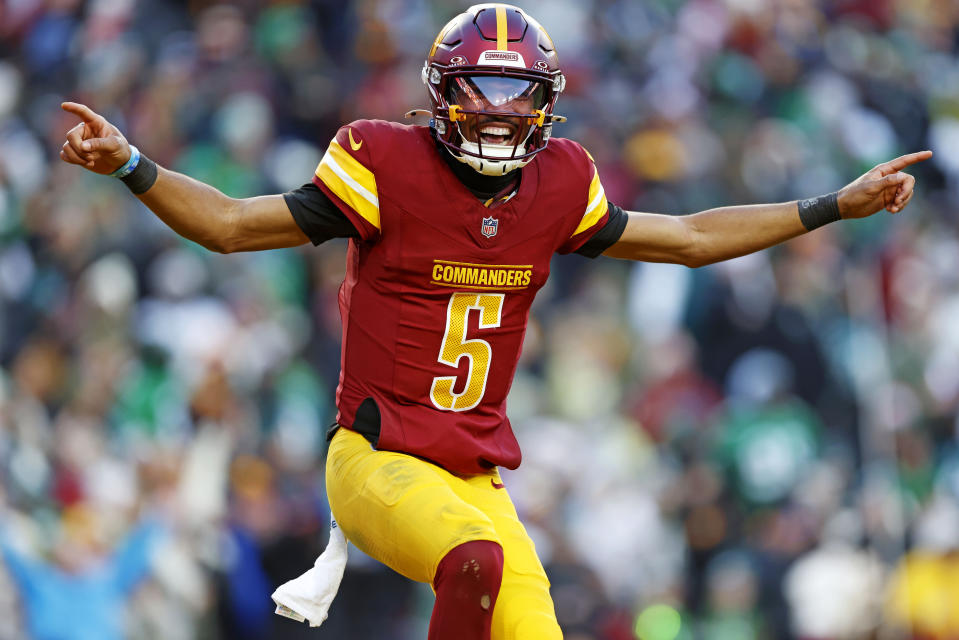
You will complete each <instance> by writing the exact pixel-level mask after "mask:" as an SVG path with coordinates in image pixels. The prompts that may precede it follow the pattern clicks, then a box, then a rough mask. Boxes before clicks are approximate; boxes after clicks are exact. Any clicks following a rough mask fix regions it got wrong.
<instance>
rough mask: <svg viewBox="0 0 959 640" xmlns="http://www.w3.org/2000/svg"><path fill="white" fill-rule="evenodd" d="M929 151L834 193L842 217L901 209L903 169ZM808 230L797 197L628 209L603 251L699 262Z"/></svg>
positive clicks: (908, 187)
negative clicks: (682, 212)
mask: <svg viewBox="0 0 959 640" xmlns="http://www.w3.org/2000/svg"><path fill="white" fill-rule="evenodd" d="M930 157H932V152H931V151H920V152H918V153H911V154H909V155H905V156H902V157H899V158H896V159H895V160H891V161H890V162H886V163H884V164H881V165H879V166H877V167H875V168H873V169H872V170H871V171H869V172H867V173H866V174H864V175H863V176H861V177H860V178H859V179H857V180H855V181H854V182H851V183H850V184H848V185H846V186H845V187H843V188H842V189H841V190H840V191H839V193H838V206H839V215H840V216H841V217H842V218H865V217H867V216H871V215H872V214H874V213H876V212H878V211H880V210H882V209H886V210H887V211H889V212H890V213H898V212H899V211H902V210H903V209H904V208H905V207H906V205H908V204H909V201H910V200H912V195H913V189H914V187H915V184H916V179H915V178H914V177H912V176H911V175H909V174H906V173H902V170H903V169H905V168H906V167H908V166H909V165H912V164H915V163H917V162H921V161H923V160H927V159H928V158H930ZM806 231H807V228H806V226H805V225H804V224H803V221H802V219H801V218H800V215H799V203H797V202H785V203H780V204H759V205H748V206H740V207H722V208H719V209H709V210H708V211H702V212H700V213H695V214H692V215H688V216H667V215H661V214H655V213H638V212H630V213H629V221H628V222H627V224H626V229H625V230H624V231H623V235H622V236H621V237H620V239H619V241H618V242H616V244H614V245H612V246H611V247H610V248H609V249H607V250H606V251H605V252H603V255H607V256H611V257H613V258H625V259H629V260H644V261H647V262H673V263H677V264H684V265H686V266H689V267H700V266H703V265H707V264H712V263H714V262H720V261H722V260H729V259H730V258H737V257H739V256H743V255H746V254H747V253H753V252H754V251H759V250H760V249H766V248H768V247H771V246H773V245H776V244H779V243H780V242H783V241H785V240H789V239H790V238H794V237H796V236H798V235H800V234H802V233H805V232H806Z"/></svg>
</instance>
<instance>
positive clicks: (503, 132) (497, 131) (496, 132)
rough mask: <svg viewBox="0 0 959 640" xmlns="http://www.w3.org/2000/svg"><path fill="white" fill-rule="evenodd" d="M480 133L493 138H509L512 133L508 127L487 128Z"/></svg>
mask: <svg viewBox="0 0 959 640" xmlns="http://www.w3.org/2000/svg"><path fill="white" fill-rule="evenodd" d="M480 133H486V134H489V135H491V136H508V135H510V134H511V133H512V132H511V131H510V130H509V129H507V128H506V127H495V126H492V125H490V126H486V127H483V128H482V129H480Z"/></svg>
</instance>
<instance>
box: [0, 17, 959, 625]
mask: <svg viewBox="0 0 959 640" xmlns="http://www.w3.org/2000/svg"><path fill="white" fill-rule="evenodd" d="M466 4H467V3H465V2H464V3H459V2H455V3H454V2H451V1H449V0H353V1H348V0H275V1H271V2H255V1H253V0H247V1H246V2H240V3H229V4H223V3H216V2H207V1H205V0H188V1H172V0H170V1H165V2H161V1H159V0H141V1H135V0H90V1H88V2H82V1H81V0H8V1H7V2H6V3H3V4H0V549H2V556H0V558H2V560H0V640H11V639H14V638H35V639H37V640H72V639H86V638H90V639H97V640H112V639H114V638H117V639H119V638H143V639H148V638H163V639H164V640H181V639H183V640H187V639H192V638H209V639H217V638H239V639H243V638H251V639H252V638H273V637H277V638H279V637H283V638H298V637H319V638H323V637H326V638H351V639H356V640H361V639H366V638H377V639H381V640H394V639H395V640H412V639H418V638H423V637H425V635H426V631H425V630H426V626H427V624H428V619H429V612H430V607H431V606H432V594H431V593H430V590H429V587H428V586H425V585H415V584H412V583H409V582H408V581H406V580H405V579H403V578H400V577H399V576H397V575H396V574H394V573H392V572H391V571H389V570H387V569H385V568H383V567H382V566H380V565H378V564H377V563H375V562H373V561H371V560H369V559H368V558H366V557H364V556H363V555H362V554H361V553H359V552H358V551H356V550H355V549H353V550H352V552H351V560H350V566H349V568H348V570H347V574H346V578H345V581H344V584H343V587H342V589H341V592H340V595H339V597H338V598H337V600H336V601H335V603H334V605H333V609H332V613H331V617H330V619H329V620H328V621H327V623H325V624H324V626H323V627H321V628H320V629H319V630H312V631H311V630H309V629H308V628H307V627H306V626H305V625H297V624H295V623H293V622H291V621H288V620H285V619H282V618H279V617H277V616H274V615H273V613H272V603H271V601H270V598H269V594H270V593H271V591H272V589H273V588H274V587H275V586H276V585H278V584H279V583H281V582H283V581H285V580H287V579H290V578H292V577H294V576H296V575H299V573H301V572H302V571H304V570H306V569H307V568H308V567H309V566H310V565H311V564H312V561H313V559H314V558H315V556H316V554H317V553H318V552H319V550H321V549H322V547H323V545H324V544H325V539H326V531H327V530H328V526H329V520H330V514H329V507H328V505H327V502H326V497H325V489H324V484H323V483H324V478H323V462H324V455H325V438H324V435H325V431H326V427H327V426H328V425H329V424H330V423H331V422H332V420H333V417H334V415H335V408H334V407H333V406H332V399H333V391H334V389H335V385H336V382H337V376H338V367H339V341H340V335H339V332H340V326H339V317H338V311H337V306H336V293H337V288H338V286H339V283H340V282H341V280H342V277H343V273H344V256H345V248H346V247H345V244H343V243H342V242H331V243H328V244H326V245H323V246H321V247H319V248H314V247H312V246H310V245H307V246H306V247H301V248H297V249H291V250H283V251H272V252H264V253H259V254H249V255H229V256H221V255H214V254H210V253H208V252H205V251H204V250H203V249H201V248H199V247H198V246H197V245H194V244H192V243H190V242H187V241H185V240H182V239H180V238H179V237H178V236H176V235H175V234H174V233H173V232H172V231H170V230H169V229H167V228H166V227H165V226H163V224H162V223H161V222H159V221H157V220H156V219H155V218H154V217H153V216H152V214H150V212H149V211H147V210H146V209H145V208H144V207H142V206H141V205H140V204H139V203H138V202H137V201H136V200H135V199H134V198H133V197H131V196H130V195H129V193H127V192H126V190H125V189H124V187H123V186H122V185H121V184H119V183H118V182H117V181H115V180H111V179H108V178H104V177H100V176H95V175H93V174H90V173H88V172H85V171H83V170H81V169H79V168H78V167H75V166H69V165H66V164H64V163H62V162H60V161H59V159H58V158H57V152H58V150H59V147H60V145H61V143H62V141H63V139H64V134H65V132H66V131H67V130H68V129H69V128H70V127H71V126H73V124H75V122H74V121H72V120H71V118H70V117H68V116H67V115H66V114H64V113H63V112H61V111H60V109H59V104H60V102H61V101H62V100H65V99H69V100H75V101H81V102H85V103H87V104H89V105H90V106H91V107H92V108H93V109H94V110H96V111H99V112H100V113H102V114H104V115H105V116H106V117H107V118H108V119H110V120H111V121H112V122H114V123H115V124H116V125H117V126H119V127H120V129H121V130H122V131H124V132H125V134H126V135H127V137H128V138H129V139H130V140H131V141H133V142H134V143H135V144H136V145H138V146H139V148H140V149H141V150H142V151H143V152H144V153H146V154H148V155H149V156H150V157H151V158H153V159H155V160H156V161H158V162H159V163H161V164H163V165H164V166H167V167H169V168H173V169H176V170H180V171H183V172H185V173H187V174H189V175H191V176H193V177H195V178H198V179H200V180H203V181H206V182H208V183H210V184H213V185H214V186H216V187H218V188H220V189H221V190H223V191H224V192H225V193H227V194H228V195H231V196H236V197H242V196H250V195H256V194H262V193H277V192H282V191H285V190H288V189H291V188H295V187H297V186H299V185H301V184H303V183H305V182H307V181H309V179H310V177H311V176H312V172H313V169H314V167H315V166H316V164H317V162H318V161H319V159H320V157H321V156H322V153H323V150H324V149H325V147H326V144H327V143H328V141H329V139H330V138H331V136H332V135H333V134H334V133H335V131H336V129H337V128H338V127H339V126H340V125H341V124H343V123H346V122H349V121H351V120H353V119H356V118H384V119H389V120H401V119H402V117H403V114H404V113H405V112H406V111H407V110H409V109H410V108H413V107H420V106H423V105H424V104H425V103H426V93H425V90H424V88H423V87H422V85H421V84H420V82H419V69H420V67H421V65H422V61H423V59H424V57H425V54H426V51H427V48H428V46H429V44H430V43H431V42H432V40H433V38H434V37H435V34H436V33H437V32H438V31H439V29H440V28H441V27H442V25H443V24H444V23H445V22H446V20H448V19H449V18H450V17H452V16H453V15H455V14H456V13H458V12H459V11H461V10H462V9H463V8H465V6H466ZM523 6H524V8H525V9H526V10H527V11H529V12H530V13H531V14H532V15H533V16H535V17H537V18H538V20H539V21H540V22H542V23H543V25H544V26H545V27H546V28H547V30H548V31H549V32H550V33H551V35H552V37H553V39H554V41H555V42H556V44H557V49H558V51H559V54H560V61H561V63H562V65H563V67H564V69H565V71H566V74H567V76H568V79H569V82H568V85H567V92H566V93H565V94H563V95H562V96H561V98H560V101H559V103H558V105H557V112H559V113H562V114H564V115H566V116H568V117H569V124H567V125H561V126H563V127H565V128H564V129H563V130H562V132H557V135H563V136H565V137H571V138H573V139H576V140H578V141H579V142H581V143H582V144H584V145H585V146H586V147H587V148H588V149H589V150H590V151H591V152H592V154H593V155H594V156H595V158H596V160H597V164H598V166H599V170H600V174H601V176H602V180H603V183H604V185H605V187H606V192H607V194H608V196H609V198H610V200H611V201H613V202H616V203H617V204H619V205H621V206H623V207H625V208H628V209H634V210H643V211H656V212H663V213H670V214H683V213H691V212H694V211H698V210H702V209H706V208H711V207H714V206H721V205H724V204H738V203H749V202H759V201H781V200H788V199H795V198H800V197H810V196H814V195H818V194H821V193H825V192H829V191H834V190H836V189H838V188H839V187H841V186H842V185H843V184H845V183H846V182H848V181H849V180H851V179H853V178H854V177H856V176H858V175H859V174H861V173H863V172H864V171H865V170H867V169H868V168H870V167H871V166H873V165H874V164H876V163H878V162H880V161H883V160H886V159H889V158H891V157H894V156H896V155H898V154H900V153H905V152H910V151H916V150H920V149H924V148H931V149H933V150H934V151H935V153H936V155H935V157H934V159H933V160H931V161H930V162H928V163H926V166H920V167H917V168H916V170H915V173H916V175H917V176H918V178H919V184H918V195H917V196H916V198H915V200H914V201H913V203H912V205H911V206H910V208H909V209H907V211H906V212H904V213H903V214H900V215H897V216H895V217H892V216H889V215H888V214H885V213H882V214H879V215H877V216H875V217H873V218H870V219H868V220H864V221H856V222H846V223H840V224H833V225H830V226H829V227H826V228H824V229H821V230H818V231H816V232H815V233H812V234H809V235H807V236H803V237H801V238H799V239H796V240H794V241H791V242H789V243H787V244H785V245H783V246H781V247H777V248H775V249H773V250H770V251H766V252H763V253H760V254H756V255H753V256H747V257H744V258H741V259H738V260H734V261H731V262H727V263H722V264H718V265H715V266H712V267H706V268H702V269H698V270H689V269H686V268H684V267H678V266H671V265H656V264H629V263H625V262H618V261H615V260H611V259H602V258H601V259H599V260H596V261H588V260H586V259H584V258H580V257H576V256H573V257H562V258H557V259H556V260H555V261H554V265H553V277H552V280H551V282H550V284H549V285H548V286H547V288H546V289H544V290H543V291H542V292H541V294H540V296H539V298H538V300H537V302H536V305H535V306H534V311H533V313H532V314H531V318H530V330H529V332H528V335H527V340H526V344H525V348H524V354H523V360H522V362H521V366H520V370H519V373H518V374H517V378H516V381H515V384H514V386H513V390H512V394H511V396H510V412H511V416H512V419H513V424H514V428H515V430H516V432H517V436H518V438H519V439H520V442H521V444H522V445H523V449H524V455H525V458H524V463H523V465H522V466H521V467H520V469H519V470H518V471H515V472H510V473H507V474H504V478H506V479H505V482H506V483H507V486H508V487H509V490H510V493H511V495H512V496H513V499H514V501H515V502H516V504H517V508H518V509H519V511H520V515H521V517H522V519H523V520H524V522H526V523H527V525H528V529H529V531H530V534H531V535H532V536H533V538H534V539H535V541H536V543H537V549H538V550H539V553H540V555H541V557H542V559H543V561H544V564H545V565H546V567H547V571H548V573H549V575H550V578H551V581H552V584H553V596H554V599H555V602H556V607H557V613H558V615H559V619H560V622H561V624H562V626H563V628H564V631H565V636H566V638H567V640H629V639H633V638H636V639H639V640H694V639H696V640H698V639H709V640H765V639H769V640H772V639H777V640H778V639H788V638H792V639H795V640H857V639H865V638H907V639H913V640H955V639H956V638H959V422H957V416H956V409H957V405H959V323H957V322H956V320H955V319H956V318H957V317H959V238H957V235H956V233H955V225H956V217H957V210H959V64H957V59H956V52H957V44H959V5H957V4H956V3H955V2H945V1H938V0H531V1H529V2H525V3H523ZM197 215H203V212H202V211H197Z"/></svg>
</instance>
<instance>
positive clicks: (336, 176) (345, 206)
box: [313, 120, 380, 242]
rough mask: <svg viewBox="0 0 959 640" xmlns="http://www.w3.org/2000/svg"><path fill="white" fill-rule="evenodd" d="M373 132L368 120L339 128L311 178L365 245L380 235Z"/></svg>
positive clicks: (373, 129)
mask: <svg viewBox="0 0 959 640" xmlns="http://www.w3.org/2000/svg"><path fill="white" fill-rule="evenodd" d="M374 131H375V128H374V126H373V123H372V122H370V121H369V120H357V121H356V122H351V123H350V124H348V125H346V126H344V127H341V128H340V130H339V131H338V132H337V134H336V137H334V138H333V140H331V141H330V146H329V147H327V149H326V153H325V154H323V159H322V160H321V161H320V164H319V166H317V167H316V173H315V175H314V176H313V184H315V185H316V186H317V187H319V188H320V189H321V190H322V191H323V193H325V194H326V195H327V196H329V198H330V200H331V201H332V202H333V204H335V205H336V206H337V208H339V210H340V211H342V212H343V214H344V215H345V216H346V217H347V218H349V220H350V222H352V223H353V226H354V227H356V230H357V231H358V232H359V234H360V238H362V239H363V240H364V241H368V242H370V241H374V240H376V239H377V238H378V237H379V235H380V200H379V195H378V194H377V191H376V166H375V165H376V163H375V147H376V140H375V136H374V135H373V134H374Z"/></svg>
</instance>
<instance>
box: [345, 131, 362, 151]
mask: <svg viewBox="0 0 959 640" xmlns="http://www.w3.org/2000/svg"><path fill="white" fill-rule="evenodd" d="M346 134H347V135H348V136H349V137H350V147H352V148H353V151H359V150H360V147H362V146H363V141H362V140H360V141H359V142H357V141H356V140H354V139H353V130H352V129H347V130H346Z"/></svg>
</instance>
